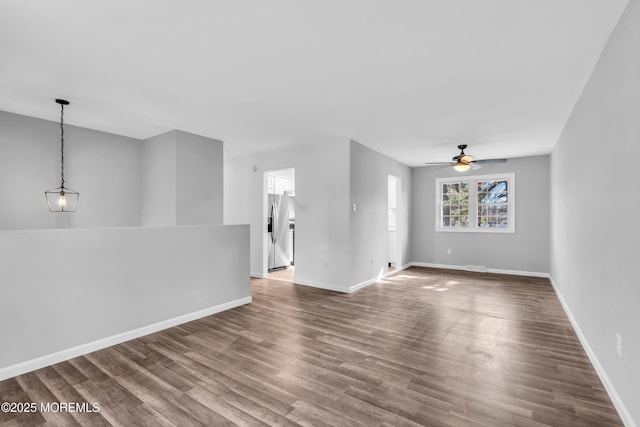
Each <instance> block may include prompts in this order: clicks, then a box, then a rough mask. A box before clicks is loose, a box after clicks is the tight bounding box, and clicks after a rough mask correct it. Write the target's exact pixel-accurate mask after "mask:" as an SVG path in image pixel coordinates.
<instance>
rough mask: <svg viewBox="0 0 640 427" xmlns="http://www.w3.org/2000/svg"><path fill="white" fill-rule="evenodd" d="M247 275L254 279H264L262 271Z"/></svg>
mask: <svg viewBox="0 0 640 427" xmlns="http://www.w3.org/2000/svg"><path fill="white" fill-rule="evenodd" d="M249 276H251V277H254V278H256V279H266V277H265V275H264V274H262V273H253V272H251V273H249Z"/></svg>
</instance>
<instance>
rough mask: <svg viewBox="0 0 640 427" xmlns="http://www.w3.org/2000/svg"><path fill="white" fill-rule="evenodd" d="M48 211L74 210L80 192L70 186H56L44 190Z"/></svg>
mask: <svg viewBox="0 0 640 427" xmlns="http://www.w3.org/2000/svg"><path fill="white" fill-rule="evenodd" d="M44 195H45V197H46V198H47V205H48V206H49V212H75V210H76V207H77V206H78V197H80V193H78V192H77V191H73V190H72V189H70V188H65V187H58V188H52V189H51V190H47V191H45V192H44Z"/></svg>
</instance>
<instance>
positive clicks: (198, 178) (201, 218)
mask: <svg viewBox="0 0 640 427" xmlns="http://www.w3.org/2000/svg"><path fill="white" fill-rule="evenodd" d="M175 132H176V140H177V147H176V148H177V153H176V211H177V212H176V224H177V225H200V224H203V225H204V224H206V225H213V224H222V216H223V208H222V202H223V200H222V199H223V197H222V193H223V184H222V179H223V165H224V159H223V144H222V141H218V140H215V139H211V138H206V137H204V136H199V135H194V134H192V133H187V132H183V131H175Z"/></svg>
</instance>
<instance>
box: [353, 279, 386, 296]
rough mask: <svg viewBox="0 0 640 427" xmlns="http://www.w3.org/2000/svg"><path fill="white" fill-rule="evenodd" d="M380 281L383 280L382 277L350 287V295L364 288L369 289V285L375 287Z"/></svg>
mask: <svg viewBox="0 0 640 427" xmlns="http://www.w3.org/2000/svg"><path fill="white" fill-rule="evenodd" d="M380 280H382V277H374V278H372V279H369V280H365V281H364V282H360V283H358V284H356V285H353V286H350V287H349V293H352V292H355V291H357V290H359V289H362V288H364V287H367V286H369V285H373V284H374V283H376V282H378V281H380Z"/></svg>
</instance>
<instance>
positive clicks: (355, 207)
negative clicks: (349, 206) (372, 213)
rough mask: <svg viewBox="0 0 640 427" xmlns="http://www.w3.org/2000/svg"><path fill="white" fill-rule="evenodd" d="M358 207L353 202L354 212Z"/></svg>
mask: <svg viewBox="0 0 640 427" xmlns="http://www.w3.org/2000/svg"><path fill="white" fill-rule="evenodd" d="M357 209H358V207H357V206H356V204H355V203H354V204H353V211H354V212H355V211H356V210H357Z"/></svg>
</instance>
